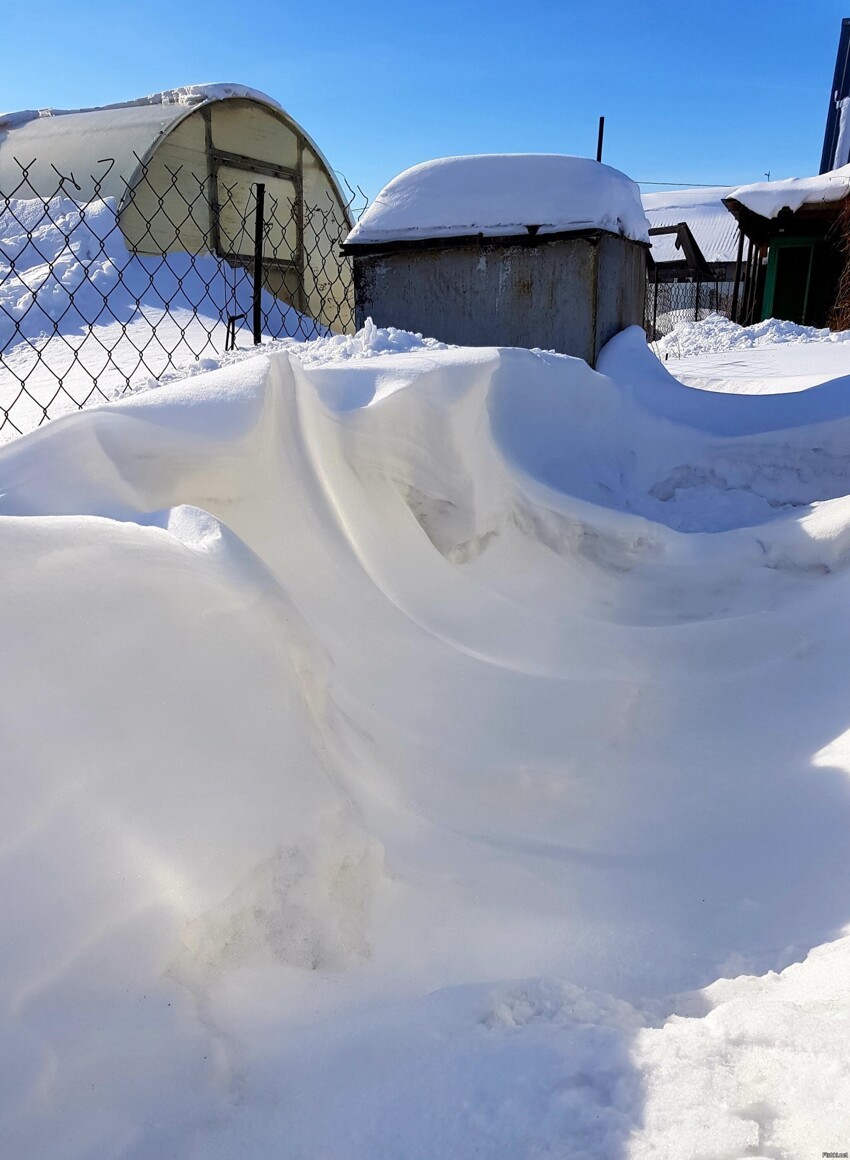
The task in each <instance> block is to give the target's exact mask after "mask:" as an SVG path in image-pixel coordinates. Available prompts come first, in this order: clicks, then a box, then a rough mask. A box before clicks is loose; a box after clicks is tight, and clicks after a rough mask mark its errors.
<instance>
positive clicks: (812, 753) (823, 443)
mask: <svg viewBox="0 0 850 1160" xmlns="http://www.w3.org/2000/svg"><path fill="white" fill-rule="evenodd" d="M334 347H335V348H336V353H335V355H334V354H333V349H332V348H334ZM303 354H304V355H305V358H304V361H303V362H302V361H299V360H298V359H297V358H296V357H294V355H293V354H292V352H291V351H289V350H286V349H275V350H273V351H270V352H269V353H267V354H264V355H261V356H258V357H256V358H251V359H248V360H243V361H237V362H232V364H231V365H226V366H224V367H222V368H221V369H219V370H216V371H213V372H210V373H205V374H199V375H197V376H196V377H194V378H192V379H190V380H188V381H187V382H184V383H175V384H172V385H168V386H164V387H161V388H158V389H155V390H149V391H147V392H145V393H143V394H139V395H138V396H136V397H134V398H132V399H130V400H129V401H127V402H125V403H121V404H112V405H108V406H105V407H102V408H100V409H96V410H89V411H84V412H82V413H80V414H78V415H73V416H69V417H67V418H63V419H59V420H56V421H55V422H53V423H51V424H49V425H47V426H46V427H45V428H43V429H42V430H40V431H38V432H36V433H34V434H33V435H30V436H27V437H25V438H23V439H19V440H16V441H14V442H13V443H11V444H9V445H8V446H7V447H5V448H4V449H3V451H2V452H0V495H2V500H0V510H1V511H2V513H3V518H0V538H2V544H1V545H0V569H2V574H3V588H2V591H3V600H2V601H0V619H2V625H0V640H2V641H3V652H2V662H0V663H2V666H3V667H2V674H3V695H2V697H1V698H0V736H2V738H3V763H2V769H3V778H4V793H3V801H4V809H3V811H2V814H0V858H2V872H3V881H4V890H3V892H2V895H0V906H2V923H3V929H4V931H5V932H6V935H5V938H4V940H3V948H4V949H3V957H2V965H0V1021H2V1022H0V1042H2V1043H3V1051H2V1053H0V1069H2V1084H0V1100H2V1105H0V1116H2V1119H0V1138H2V1139H3V1141H4V1145H3V1149H2V1151H3V1153H4V1154H5V1155H9V1156H10V1157H11V1156H14V1157H16V1158H18V1157H20V1158H23V1160H30V1158H32V1160H36V1158H39V1160H41V1158H42V1157H53V1156H61V1157H63V1158H64V1157H86V1158H95V1157H96V1158H98V1160H99V1158H107V1157H108V1158H111V1157H117V1156H121V1157H132V1158H134V1160H139V1158H145V1160H148V1158H150V1160H153V1158H159V1157H163V1156H176V1157H181V1158H182V1157H190V1158H193V1160H195V1158H197V1160H200V1158H203V1160H207V1158H210V1157H212V1158H222V1160H225V1158H227V1160H231V1158H233V1157H246V1158H251V1160H254V1158H256V1160H260V1158H262V1160H266V1158H267V1157H270V1156H279V1157H285V1158H286V1160H316V1158H318V1157H323V1158H326V1157H331V1158H334V1160H336V1158H339V1160H343V1158H344V1160H352V1158H355V1160H367V1158H368V1160H375V1158H382V1160H383V1158H387V1160H390V1158H393V1160H395V1158H399V1157H404V1158H408V1157H412V1158H423V1160H424V1158H426V1157H427V1158H429V1160H436V1158H444V1157H467V1156H469V1157H472V1156H477V1157H486V1158H496V1157H498V1158H500V1160H514V1158H517V1157H522V1158H528V1160H531V1158H534V1160H538V1158H540V1157H544V1156H547V1157H548V1156H552V1157H555V1156H557V1157H567V1158H578V1157H586V1158H591V1157H592V1158H597V1157H601V1158H611V1160H620V1158H623V1160H626V1158H628V1160H644V1158H649V1157H652V1158H658V1160H668V1158H670V1157H674V1156H675V1157H679V1156H682V1157H691V1156H694V1157H695V1156H700V1157H705V1158H714V1160H731V1158H735V1157H744V1156H750V1157H753V1156H785V1157H797V1156H805V1155H810V1154H815V1155H816V1154H818V1153H819V1152H820V1151H821V1150H824V1151H826V1150H844V1149H846V1148H847V1144H848V1139H850V1080H848V1075H850V1068H848V1064H850V1046H848V1044H850V1039H848V1036H847V1027H848V1023H850V994H848V991H850V969H848V968H850V942H848V941H847V940H841V939H840V937H839V936H840V935H841V933H842V931H843V929H844V927H845V924H846V923H847V922H848V919H850V901H848V898H850V847H848V844H847V841H846V835H847V832H848V824H850V794H848V781H847V776H848V771H850V700H848V689H847V688H846V684H847V677H846V674H847V657H848V655H850V620H848V615H847V608H848V607H850V579H848V572H847V567H846V563H847V560H848V551H850V498H848V495H850V391H848V390H847V386H846V384H845V383H833V384H826V385H823V386H820V387H815V388H813V389H812V390H810V391H807V392H803V393H801V394H798V395H782V396H774V397H760V398H736V397H734V396H728V395H726V396H724V395H720V394H710V393H708V392H705V391H695V390H693V389H692V388H689V387H685V386H682V385H681V384H679V383H677V382H676V381H675V380H674V379H673V378H672V377H671V376H670V375H669V374H668V371H667V369H666V368H665V366H664V365H662V364H661V363H660V362H659V361H658V360H657V359H656V358H655V356H654V355H653V354H652V353H651V352H650V351H649V350H648V349H647V348H646V345H645V343H644V341H643V338H642V335H641V333H640V332H639V331H630V332H626V333H625V334H624V335H621V336H619V337H618V339H617V340H615V342H614V343H612V344H611V345H610V346H609V347H608V348H607V350H606V351H605V352H604V354H603V357H602V359H601V361H600V367H601V370H602V371H604V372H605V373H604V374H598V373H595V372H593V371H591V370H589V369H588V367H587V366H586V365H585V364H584V363H582V362H580V361H578V360H576V359H570V358H566V357H563V356H558V355H548V354H541V353H535V352H530V351H521V350H493V349H477V350H471V349H447V348H445V347H443V346H442V345H441V344H438V343H433V342H428V341H426V340H418V339H416V338H415V337H413V336H409V335H408V336H405V335H403V334H400V333H399V332H394V333H390V332H386V331H384V332H379V331H377V330H375V329H372V330H370V331H367V332H366V333H365V334H361V335H360V336H355V337H353V338H348V339H340V340H336V341H332V342H331V343H328V342H327V341H326V342H325V343H324V344H321V343H319V344H316V345H315V346H313V347H312V348H310V349H304V350H303ZM668 365H669V364H668ZM835 940H838V941H835ZM827 944H828V945H827ZM812 948H818V949H817V950H815V951H814V952H813V953H811V954H809V952H810V951H811V950H812ZM807 954H808V955H809V957H808V958H806V956H807ZM803 960H805V961H803ZM774 971H775V972H781V973H780V974H773V973H771V972H774ZM748 976H749V977H748Z"/></svg>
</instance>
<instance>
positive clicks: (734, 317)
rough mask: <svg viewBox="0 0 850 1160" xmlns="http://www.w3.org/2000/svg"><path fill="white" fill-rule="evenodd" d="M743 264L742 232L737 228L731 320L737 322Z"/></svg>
mask: <svg viewBox="0 0 850 1160" xmlns="http://www.w3.org/2000/svg"><path fill="white" fill-rule="evenodd" d="M743 264H744V231H743V230H742V229H741V227H740V226H738V258H737V260H736V262H735V289H734V290H733V291H732V311H731V319H732V321H733V322H737V321H738V295H739V294H740V292H741V267H742V266H743Z"/></svg>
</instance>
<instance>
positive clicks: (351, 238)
mask: <svg viewBox="0 0 850 1160" xmlns="http://www.w3.org/2000/svg"><path fill="white" fill-rule="evenodd" d="M529 226H535V227H537V231H536V232H538V233H540V234H551V233H560V232H567V231H570V230H582V229H600V230H607V231H609V232H611V233H616V234H621V235H622V236H623V237H626V238H631V239H633V240H634V241H639V242H645V241H648V240H649V238H648V234H647V228H648V227H647V221H646V216H645V214H644V212H643V208H642V206H641V201H640V190H639V189H638V186H637V185H636V184H635V183H634V182H633V181H632V180H631V179H630V178H628V177H626V175H625V174H624V173H621V172H620V171H619V170H618V169H612V168H611V166H610V165H602V164H601V163H600V162H598V161H591V160H590V159H589V158H587V157H568V156H564V155H562V154H559V153H490V154H486V153H485V154H477V155H470V156H466V157H441V158H439V159H438V160H435V161H425V162H423V163H422V164H421V165H414V166H413V168H412V169H406V170H405V171H404V173H400V174H399V175H398V177H394V178H393V180H392V181H391V182H390V183H389V185H387V186H385V187H384V188H383V189H382V190H381V192H380V193H379V194H378V196H377V197H376V198H375V200H374V201H373V202H372V204H371V205H370V206H369V208H368V209H367V210H366V212H365V213H364V215H363V217H362V218H361V219H360V221H359V222H358V224H357V225H356V226H355V227H354V229H353V230H352V231H351V233H350V234H349V235H348V239H347V241H348V244H351V245H370V244H373V245H374V244H378V243H381V242H399V241H408V240H414V239H430V238H442V237H465V236H467V235H473V234H484V235H485V236H486V237H511V236H514V235H525V236H527V235H528V232H529V230H528V227H529Z"/></svg>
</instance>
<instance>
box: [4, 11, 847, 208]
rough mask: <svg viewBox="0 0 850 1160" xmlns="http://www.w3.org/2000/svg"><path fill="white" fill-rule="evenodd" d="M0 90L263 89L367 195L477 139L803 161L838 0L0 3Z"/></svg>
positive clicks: (637, 156) (102, 95)
mask: <svg viewBox="0 0 850 1160" xmlns="http://www.w3.org/2000/svg"><path fill="white" fill-rule="evenodd" d="M3 7H4V12H3V25H4V28H3V32H4V35H3V41H4V46H5V49H6V52H5V53H4V61H3V71H2V81H0V86H1V87H2V96H0V107H5V108H6V109H7V110H12V109H19V108H33V107H36V108H40V107H44V106H48V105H53V106H58V107H78V106H83V105H96V104H105V103H108V102H111V101H117V100H123V99H126V98H128V97H135V96H141V95H144V94H145V93H148V92H153V91H156V90H158V89H162V88H172V87H174V86H176V85H180V84H188V83H195V82H200V81H240V82H242V83H244V84H247V85H251V86H253V87H254V88H258V89H262V90H263V91H265V92H267V93H269V94H270V95H271V96H273V97H275V98H277V100H279V101H280V103H281V104H282V105H283V106H284V108H286V109H287V110H288V111H289V112H290V113H291V114H292V115H293V116H294V117H295V118H296V120H298V121H300V122H301V124H302V125H303V126H304V128H305V129H306V130H307V131H308V132H309V133H310V134H311V135H312V136H313V137H314V138H315V139H316V141H317V142H318V143H319V145H320V146H321V148H322V149H323V151H324V152H325V154H326V155H327V157H328V158H329V160H330V161H331V163H332V165H333V166H334V167H335V168H337V169H339V170H341V171H342V172H343V173H345V174H346V175H347V176H348V177H349V179H350V180H351V181H352V182H356V183H359V184H360V185H361V186H362V187H363V188H364V190H365V191H366V192H367V193H368V194H369V195H370V196H374V194H375V193H377V191H378V190H379V189H380V187H381V186H382V185H383V184H384V183H385V182H386V181H388V180H389V179H390V178H391V177H392V176H394V175H395V174H396V173H398V172H400V171H401V170H402V169H405V168H407V166H409V165H413V164H415V163H416V162H418V161H424V160H427V159H428V158H431V157H440V156H446V155H449V154H456V153H476V152H525V151H530V152H559V153H577V154H584V155H593V153H594V151H595V148H596V129H597V120H598V117H599V114H600V113H604V114H605V117H606V138H605V160H606V161H608V162H609V163H610V164H612V165H616V166H618V167H619V168H621V169H624V170H625V171H626V172H627V173H628V174H629V175H630V176H632V177H634V178H635V179H637V180H640V181H671V182H676V183H679V182H682V183H684V182H692V183H709V184H710V183H715V182H719V183H723V184H725V183H738V182H744V181H757V180H761V179H762V178H763V175H764V173H765V171H767V170H770V172H771V175H772V176H773V177H787V176H793V175H803V174H808V173H816V172H817V169H818V166H819V162H820V150H821V144H822V138H823V129H824V121H825V118H826V111H827V101H828V98H829V89H830V83H831V80H832V71H833V67H834V63H835V53H836V49H837V44H838V34H839V28H840V21H841V17H842V16H845V15H847V16H850V0H844V4H841V3H833V2H832V0H809V2H808V3H804V4H798V3H792V2H791V0H773V2H767V0H703V2H702V3H688V2H687V0H679V2H672V0H656V2H655V3H651V4H650V3H645V2H642V0H580V2H573V0H560V2H556V0H510V2H506V0H489V2H484V0H467V2H465V3H464V0H430V2H429V0H419V2H418V3H413V2H412V0H362V2H361V3H359V4H352V3H350V2H347V3H342V0H302V2H301V3H298V4H295V3H290V2H280V0H279V2H277V3H274V2H269V0H259V2H256V0H254V2H252V3H239V2H238V0H226V2H225V0H203V2H202V0H135V2H134V3H132V4H130V3H127V4H120V3H116V2H115V0H73V2H71V3H68V2H67V0H64V2H62V3H57V2H55V0H47V2H42V3H39V4H37V5H24V4H9V5H4V6H3Z"/></svg>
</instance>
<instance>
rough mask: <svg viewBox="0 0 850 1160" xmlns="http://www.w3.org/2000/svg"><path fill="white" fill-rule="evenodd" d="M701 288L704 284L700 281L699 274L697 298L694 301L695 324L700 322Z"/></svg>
mask: <svg viewBox="0 0 850 1160" xmlns="http://www.w3.org/2000/svg"><path fill="white" fill-rule="evenodd" d="M700 286H702V282H701V281H700V277H699V274H697V292H696V297H695V300H694V322H699V291H700Z"/></svg>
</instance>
